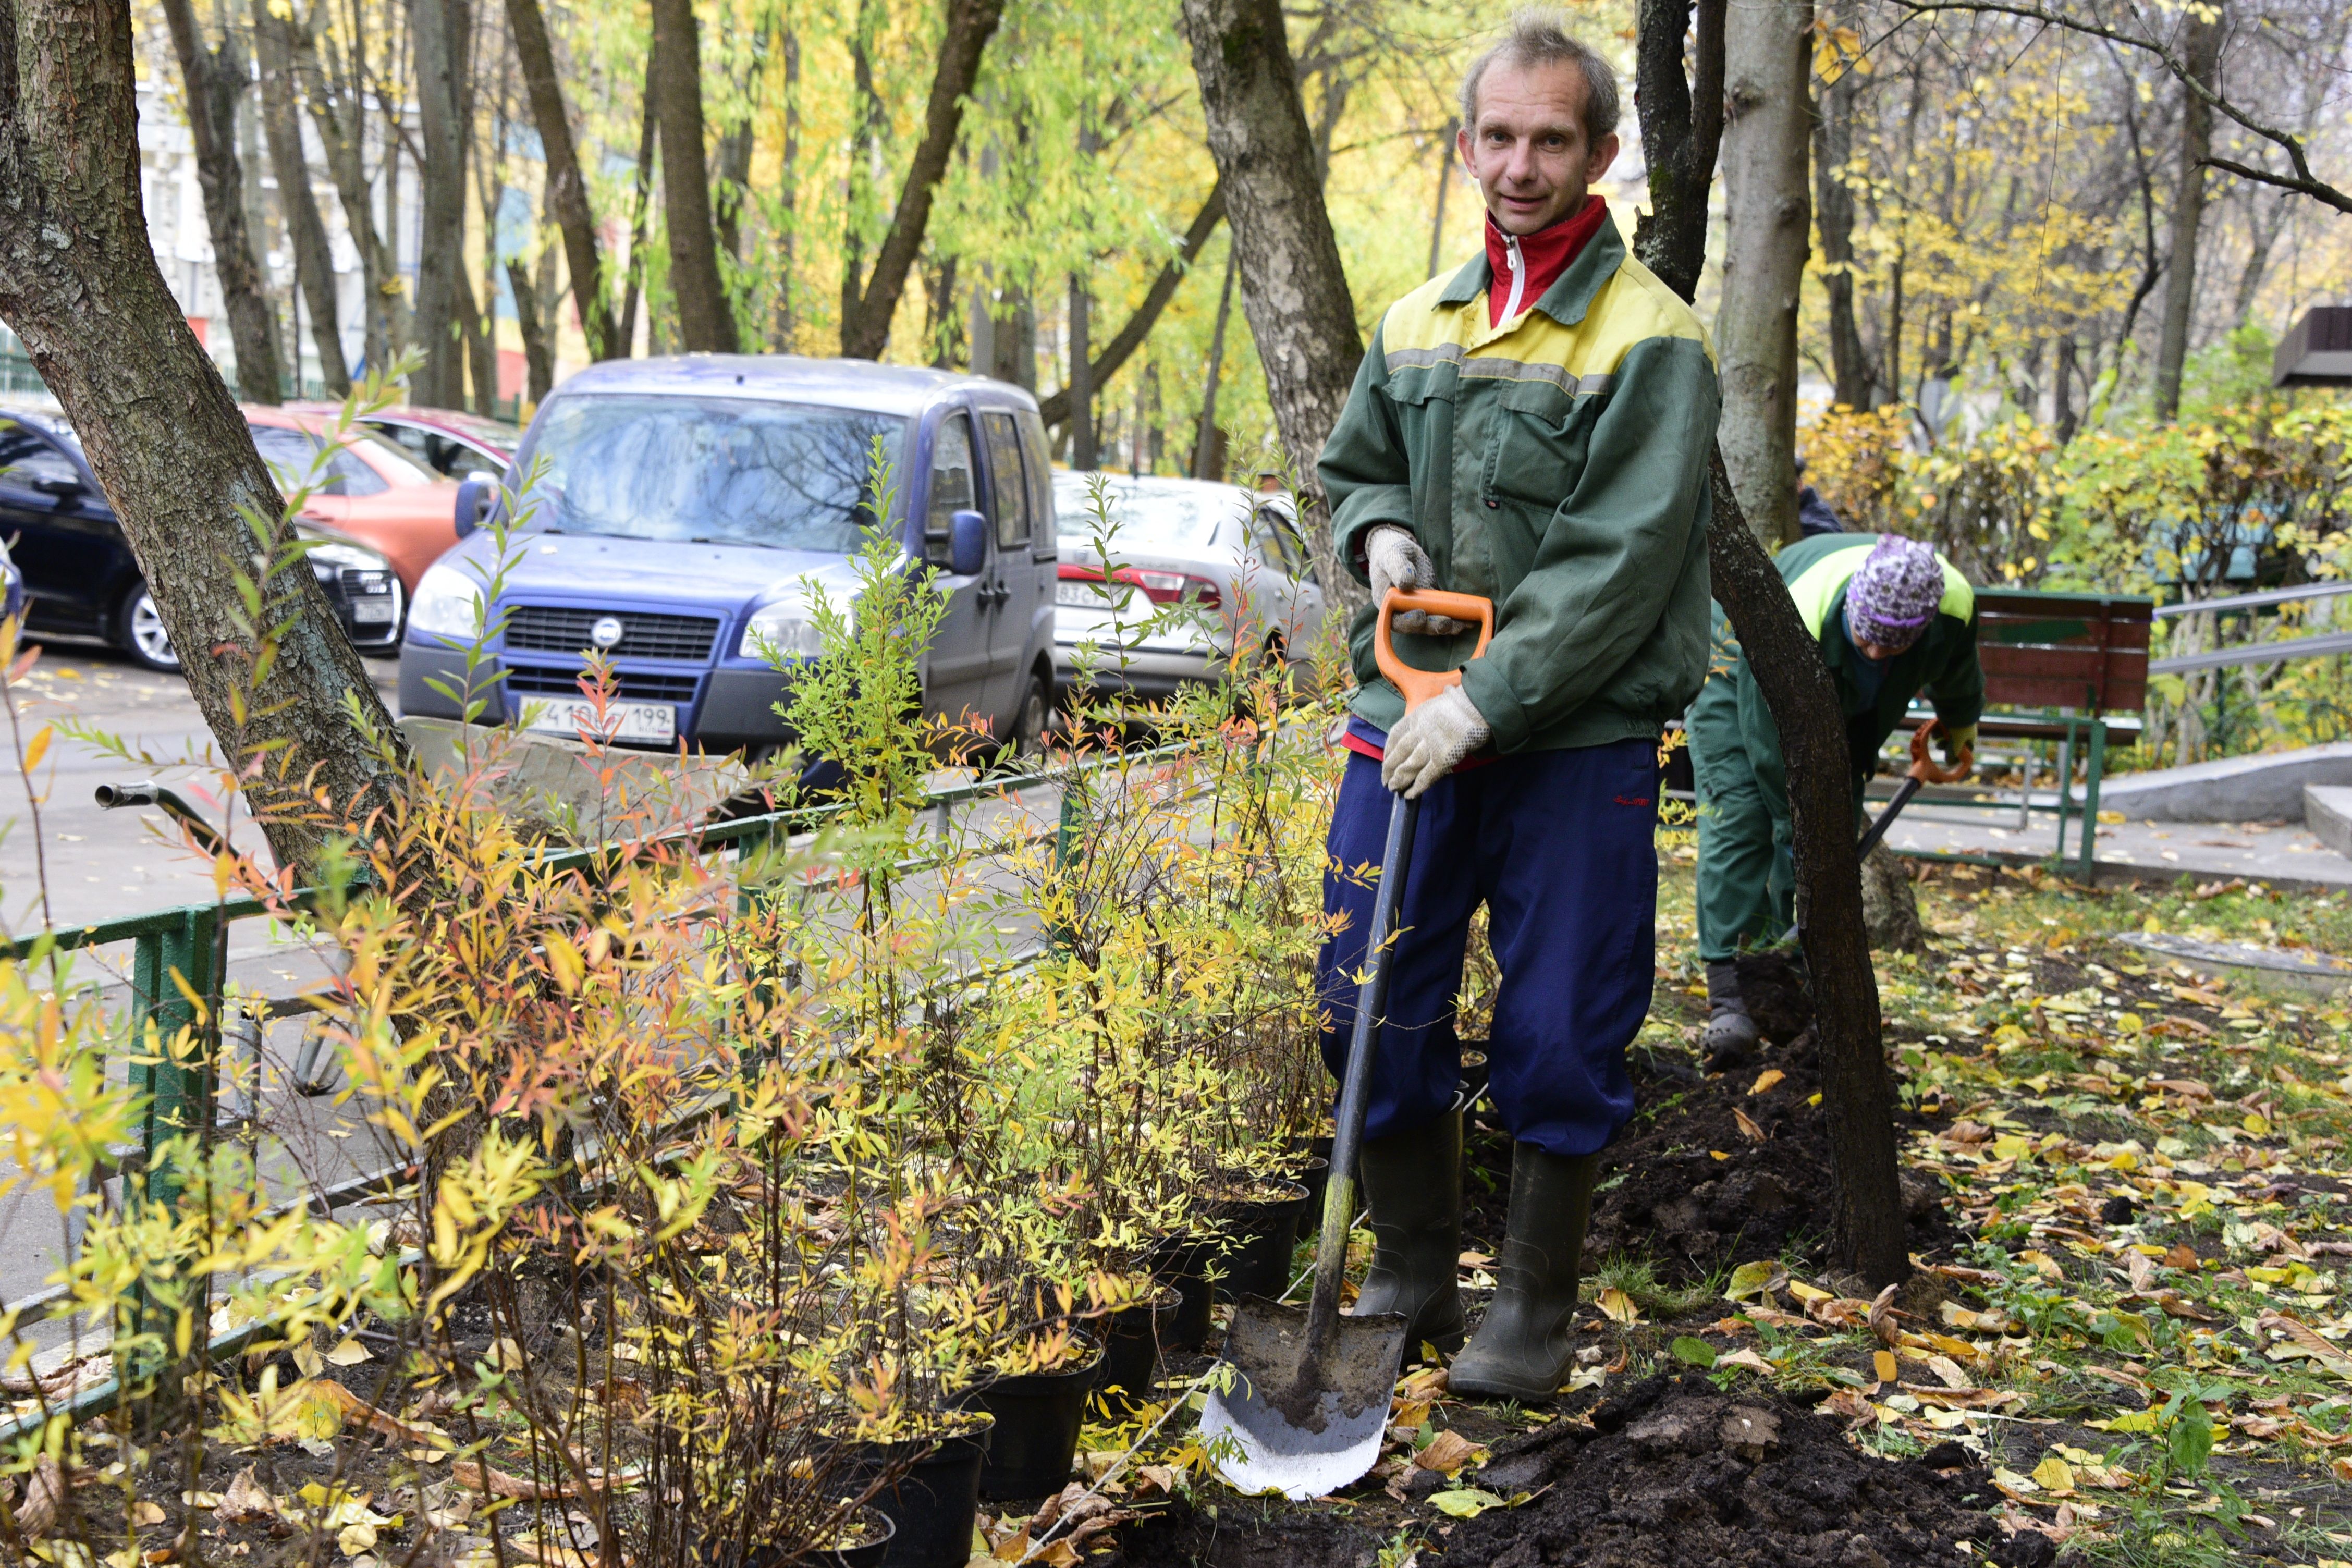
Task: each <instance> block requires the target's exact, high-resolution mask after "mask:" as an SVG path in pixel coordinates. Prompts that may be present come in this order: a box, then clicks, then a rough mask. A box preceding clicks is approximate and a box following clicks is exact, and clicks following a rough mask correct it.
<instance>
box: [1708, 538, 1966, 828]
mask: <svg viewBox="0 0 2352 1568" xmlns="http://www.w3.org/2000/svg"><path fill="white" fill-rule="evenodd" d="M1878 538H1879V536H1878V535H1877V534H1874V533H1823V534H1816V535H1814V536H1813V537H1812V538H1811V539H1806V540H1801V541H1800V542H1797V543H1795V544H1791V545H1788V546H1786V547H1785V548H1783V549H1782V550H1781V552H1780V554H1779V555H1777V556H1775V557H1773V564H1774V565H1776V566H1778V567H1779V568H1780V578H1781V581H1783V582H1785V583H1787V584H1788V585H1789V596H1790V598H1792V599H1794V600H1796V602H1797V614H1798V616H1800V617H1801V619H1802V620H1803V621H1804V623H1805V629H1806V630H1807V631H1808V632H1811V634H1812V635H1813V637H1815V638H1816V639H1817V640H1818V641H1819V642H1820V644H1821V649H1822V658H1823V659H1824V660H1825V661H1827V663H1828V665H1829V667H1830V677H1831V679H1832V681H1834V682H1835V684H1836V686H1837V694H1838V707H1839V710H1840V711H1841V712H1843V715H1844V717H1845V744H1846V755H1847V757H1848V758H1849V759H1850V760H1851V762H1852V763H1853V801H1854V810H1855V812H1856V813H1857V814H1858V813H1860V811H1861V810H1862V786H1863V784H1864V781H1866V780H1867V779H1868V778H1869V777H1870V775H1871V774H1872V773H1874V772H1875V771H1876V770H1877V766H1878V748H1879V747H1880V746H1882V745H1884V744H1885V742H1886V737H1887V736H1889V735H1891V734H1893V733H1894V732H1895V727H1896V726H1897V725H1899V724H1900V723H1901V722H1902V721H1903V716H1904V714H1905V713H1906V712H1907V711H1908V710H1909V709H1910V706H1911V699H1912V698H1913V697H1914V696H1916V695H1918V694H1920V693H1922V692H1924V693H1925V694H1926V695H1927V699H1928V700H1929V701H1931V702H1933V703H1934V704H1935V708H1936V717H1937V718H1938V719H1940V720H1942V721H1943V722H1944V724H1945V726H1946V727H1947V728H1948V729H1954V730H1957V729H1960V728H1963V727H1965V726H1972V725H1974V724H1975V723H1976V721H1977V720H1978V718H1979V716H1980V715H1982V713H1983V712H1984V670H1983V669H1982V668H1980V667H1979V665H1978V663H1977V595H1976V590H1975V589H1974V588H1972V587H1970V586H1969V580H1968V579H1967V578H1965V577H1963V576H1961V575H1960V574H1959V569H1958V567H1955V566H1954V565H1953V564H1952V563H1950V562H1949V561H1947V560H1945V559H1944V557H1943V556H1942V555H1940V554H1939V555H1937V557H1936V560H1937V564H1939V565H1941V566H1942V567H1943V569H1944V598H1943V602H1942V603H1941V604H1940V605H1937V607H1936V618H1935V619H1934V620H1932V621H1929V622H1928V623H1927V630H1926V631H1925V632H1923V633H1921V634H1920V637H1919V640H1918V641H1917V642H1916V643H1913V644H1912V645H1911V646H1910V647H1907V648H1906V649H1904V650H1903V651H1902V652H1901V653H1899V654H1896V655H1895V657H1894V658H1890V659H1887V660H1885V662H1884V663H1883V664H1882V665H1881V667H1880V668H1882V669H1883V670H1884V671H1885V674H1884V675H1883V676H1881V677H1880V678H1879V679H1878V680H1877V682H1876V683H1875V686H1873V684H1872V683H1871V682H1869V681H1866V680H1865V679H1864V671H1863V669H1862V668H1861V667H1862V666H1863V665H1864V664H1865V663H1866V662H1867V661H1866V660H1864V658H1863V657H1862V655H1861V653H1860V652H1858V651H1857V650H1856V649H1855V647H1854V646H1853V638H1852V637H1849V636H1848V635H1847V632H1846V626H1845V590H1846V584H1847V583H1849V582H1850V581H1852V580H1853V574H1854V573H1855V572H1857V571H1859V570H1860V569H1861V567H1862V563H1863V562H1864V560H1865V559H1866V558H1867V557H1868V556H1869V554H1870V550H1871V546H1873V545H1874V544H1876V543H1877V542H1878ZM1707 666H1708V668H1707V679H1706V691H1705V692H1704V693H1702V694H1701V696H1700V697H1699V700H1698V701H1697V702H1696V703H1695V704H1693V705H1692V708H1691V710H1690V716H1689V718H1688V720H1687V723H1688V724H1689V727H1690V735H1691V749H1692V751H1693V752H1705V751H1706V750H1707V749H1708V745H1707V742H1708V739H1709V737H1708V734H1707V732H1706V731H1708V729H1709V727H1714V728H1716V729H1718V730H1719V729H1721V728H1722V727H1724V726H1731V727H1732V728H1733V729H1734V730H1735V731H1736V735H1737V739H1738V743H1739V744H1740V745H1741V746H1742V747H1743V748H1744V749H1745V750H1746V752H1747V753H1748V762H1749V764H1750V765H1751V766H1752V768H1753V769H1754V771H1755V774H1756V784H1757V787H1758V789H1759V791H1761V792H1762V794H1763V796H1764V802H1765V805H1766V806H1767V808H1768V809H1769V810H1770V812H1771V813H1772V815H1773V816H1774V817H1775V818H1777V819H1779V820H1781V821H1786V820H1787V819H1788V816H1789V776H1788V769H1787V766H1786V764H1785V763H1783V761H1782V760H1781V755H1780V729H1779V727H1778V726H1776V725H1775V724H1774V723H1773V722H1772V714H1771V710H1769V709H1768V708H1766V707H1765V706H1764V694H1763V692H1762V691H1761V690H1760V689H1758V687H1757V684H1756V674H1755V672H1754V671H1753V670H1751V669H1749V668H1748V660H1747V659H1746V658H1745V657H1743V656H1742V654H1741V652H1740V648H1739V639H1738V637H1736V636H1734V635H1733V633H1732V630H1731V621H1730V618H1729V617H1728V616H1726V615H1725V614H1724V613H1723V610H1722V608H1721V607H1720V606H1717V609H1716V612H1715V635H1714V639H1713V646H1712V647H1711V648H1710V649H1709V657H1708V660H1707ZM1726 738H1727V739H1728V738H1730V737H1726ZM1717 750H1718V751H1721V752H1728V750H1729V748H1728V747H1725V746H1720V745H1718V747H1717Z"/></svg>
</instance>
